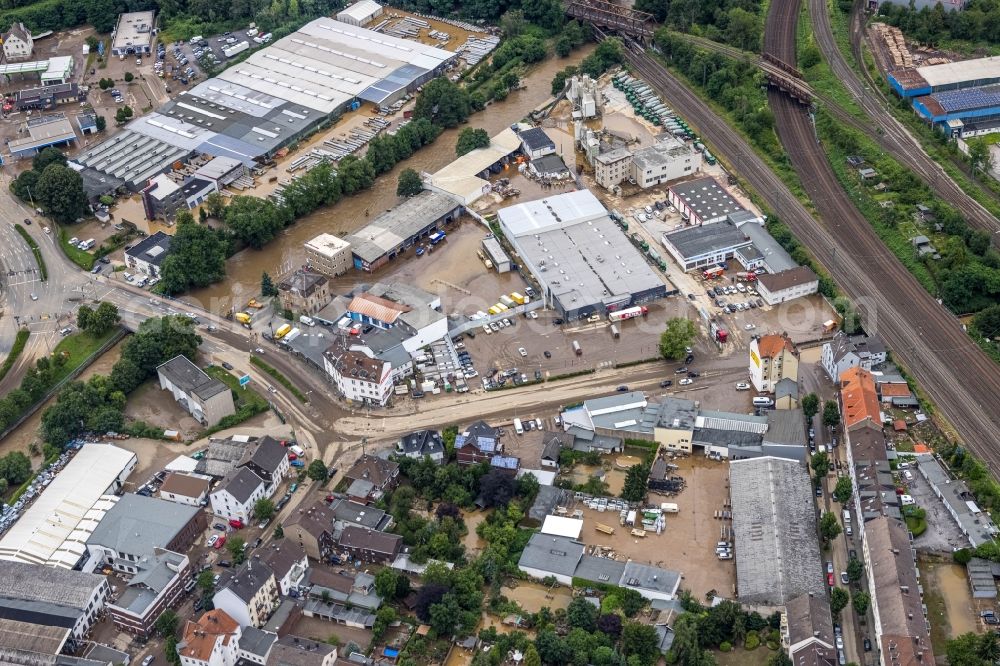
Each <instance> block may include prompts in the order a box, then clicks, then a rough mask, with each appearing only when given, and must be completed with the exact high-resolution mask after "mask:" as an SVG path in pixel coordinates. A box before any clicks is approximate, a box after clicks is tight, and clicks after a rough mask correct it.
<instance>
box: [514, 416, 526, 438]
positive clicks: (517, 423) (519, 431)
mask: <svg viewBox="0 0 1000 666" xmlns="http://www.w3.org/2000/svg"><path fill="white" fill-rule="evenodd" d="M514 432H516V433H517V434H518V435H523V434H524V426H523V425H521V419H514Z"/></svg>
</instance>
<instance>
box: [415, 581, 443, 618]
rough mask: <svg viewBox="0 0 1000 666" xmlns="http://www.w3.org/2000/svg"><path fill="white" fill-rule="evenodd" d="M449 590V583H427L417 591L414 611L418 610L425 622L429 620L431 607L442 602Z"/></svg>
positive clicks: (418, 614)
mask: <svg viewBox="0 0 1000 666" xmlns="http://www.w3.org/2000/svg"><path fill="white" fill-rule="evenodd" d="M447 592H448V586H447V585H441V584H440V583H425V584H424V586H423V587H421V588H420V589H419V590H418V591H417V598H416V601H415V602H414V604H415V605H414V611H416V613H417V617H418V618H420V619H421V620H422V621H424V622H427V621H429V620H430V619H431V607H432V606H434V605H436V604H437V603H438V602H440V601H441V599H443V598H444V595H445V594H447Z"/></svg>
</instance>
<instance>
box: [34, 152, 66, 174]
mask: <svg viewBox="0 0 1000 666" xmlns="http://www.w3.org/2000/svg"><path fill="white" fill-rule="evenodd" d="M50 164H58V165H59V166H66V156H65V155H63V154H62V151H61V150H59V149H58V148H56V147H54V146H49V147H48V148H45V149H43V150H42V152H40V153H38V154H37V155H35V156H34V158H32V160H31V169H32V171H37V172H38V173H41V172H43V171H45V167H47V166H48V165H50Z"/></svg>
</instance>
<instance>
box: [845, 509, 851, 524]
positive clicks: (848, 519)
mask: <svg viewBox="0 0 1000 666" xmlns="http://www.w3.org/2000/svg"><path fill="white" fill-rule="evenodd" d="M849 522H851V512H850V511H848V510H847V509H844V524H845V525H846V524H848V523H849Z"/></svg>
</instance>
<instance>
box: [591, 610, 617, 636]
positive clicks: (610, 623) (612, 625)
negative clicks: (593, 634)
mask: <svg viewBox="0 0 1000 666" xmlns="http://www.w3.org/2000/svg"><path fill="white" fill-rule="evenodd" d="M597 629H598V630H599V631H601V632H602V633H605V634H607V635H608V636H610V637H611V638H612V639H617V638H618V637H619V636H621V633H622V616H621V615H618V614H617V613H605V614H604V615H602V616H600V617H599V618H597Z"/></svg>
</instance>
